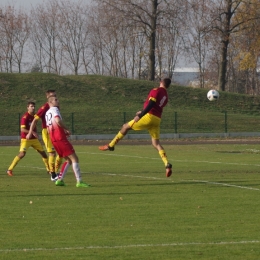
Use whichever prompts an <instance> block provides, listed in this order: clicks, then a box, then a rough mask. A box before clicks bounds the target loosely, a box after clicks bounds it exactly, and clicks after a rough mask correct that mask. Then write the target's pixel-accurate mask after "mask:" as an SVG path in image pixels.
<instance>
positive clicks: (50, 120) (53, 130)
mask: <svg viewBox="0 0 260 260" xmlns="http://www.w3.org/2000/svg"><path fill="white" fill-rule="evenodd" d="M57 117H59V118H60V119H62V117H61V114H60V110H59V108H58V107H51V108H50V109H49V110H48V111H47V112H46V114H45V119H46V126H47V128H48V132H49V134H50V138H51V141H52V142H55V141H59V140H64V139H67V137H66V134H65V132H64V129H63V128H62V127H60V126H59V125H58V124H57V122H56V120H55V118H57Z"/></svg>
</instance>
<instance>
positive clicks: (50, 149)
mask: <svg viewBox="0 0 260 260" xmlns="http://www.w3.org/2000/svg"><path fill="white" fill-rule="evenodd" d="M42 140H43V142H44V145H45V147H46V150H47V152H48V153H51V152H55V149H54V147H53V145H52V142H51V139H50V135H49V133H48V131H47V129H46V128H43V129H42Z"/></svg>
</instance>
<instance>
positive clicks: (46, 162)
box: [42, 158, 50, 172]
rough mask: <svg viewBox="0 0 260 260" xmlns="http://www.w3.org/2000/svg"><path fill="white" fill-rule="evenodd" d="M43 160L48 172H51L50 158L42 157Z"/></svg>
mask: <svg viewBox="0 0 260 260" xmlns="http://www.w3.org/2000/svg"><path fill="white" fill-rule="evenodd" d="M42 160H43V163H44V165H45V167H46V170H47V172H49V171H50V169H49V163H48V158H42Z"/></svg>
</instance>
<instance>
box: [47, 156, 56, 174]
mask: <svg viewBox="0 0 260 260" xmlns="http://www.w3.org/2000/svg"><path fill="white" fill-rule="evenodd" d="M48 160H49V168H50V172H55V157H54V156H51V155H49V159H48Z"/></svg>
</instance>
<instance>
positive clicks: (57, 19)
mask: <svg viewBox="0 0 260 260" xmlns="http://www.w3.org/2000/svg"><path fill="white" fill-rule="evenodd" d="M31 16H32V19H33V27H32V37H31V40H32V43H33V46H34V55H35V59H36V62H37V63H39V64H40V65H41V67H42V69H43V70H44V69H46V71H47V72H51V73H57V74H61V70H62V62H63V49H62V44H61V43H60V41H59V33H60V30H59V29H60V23H61V14H60V7H59V5H58V2H57V1H56V0H53V1H51V0H50V1H49V2H48V4H47V5H43V4H40V5H38V6H36V7H35V8H33V9H32V12H31ZM63 22H64V21H63Z"/></svg>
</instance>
